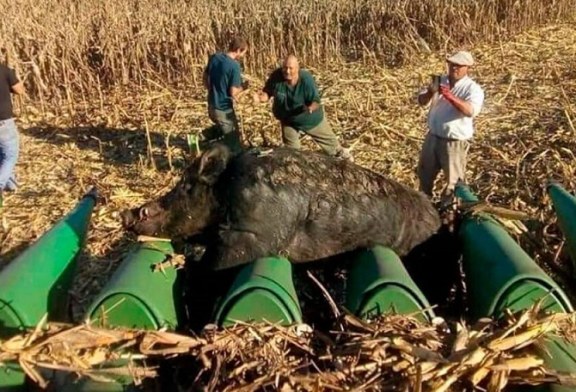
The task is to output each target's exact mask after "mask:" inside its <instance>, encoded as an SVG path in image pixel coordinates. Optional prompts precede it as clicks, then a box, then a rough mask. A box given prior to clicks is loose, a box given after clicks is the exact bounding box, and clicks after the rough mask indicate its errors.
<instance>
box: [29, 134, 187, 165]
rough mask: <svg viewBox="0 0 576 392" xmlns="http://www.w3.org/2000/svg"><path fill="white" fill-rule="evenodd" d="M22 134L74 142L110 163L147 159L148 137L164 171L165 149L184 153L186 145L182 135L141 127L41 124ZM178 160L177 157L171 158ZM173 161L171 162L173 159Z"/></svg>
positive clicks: (158, 163) (154, 154)
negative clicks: (147, 130)
mask: <svg viewBox="0 0 576 392" xmlns="http://www.w3.org/2000/svg"><path fill="white" fill-rule="evenodd" d="M22 133H23V134H25V135H27V136H30V137H33V138H36V139H41V140H44V141H45V142H47V143H51V144H54V145H65V144H74V145H75V146H76V147H78V148H79V149H81V150H90V151H94V152H96V153H98V154H99V155H100V156H101V157H102V159H103V160H104V161H105V162H106V163H109V164H113V165H131V164H138V163H139V162H142V161H145V160H147V159H148V158H149V153H148V151H149V146H148V138H149V140H150V146H151V150H152V157H153V159H154V161H155V163H156V165H157V169H159V170H168V169H169V165H168V159H167V157H168V148H167V146H169V147H170V149H171V150H173V149H174V148H175V149H176V150H179V153H181V154H187V152H188V150H189V147H188V144H187V142H186V140H185V138H184V137H183V136H182V135H171V136H170V138H169V139H168V138H167V135H165V134H162V133H158V132H152V131H151V132H149V136H147V134H146V131H145V130H144V129H135V130H134V129H123V128H107V127H103V126H97V125H95V126H88V127H70V128H65V127H64V128H61V127H55V126H53V125H48V124H42V125H38V126H34V127H29V128H24V129H23V130H22ZM174 161H179V160H174ZM173 163H175V162H173Z"/></svg>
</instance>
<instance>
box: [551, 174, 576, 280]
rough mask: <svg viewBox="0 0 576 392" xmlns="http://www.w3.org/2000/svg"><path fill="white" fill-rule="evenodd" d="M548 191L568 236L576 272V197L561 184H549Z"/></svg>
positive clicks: (560, 223)
mask: <svg viewBox="0 0 576 392" xmlns="http://www.w3.org/2000/svg"><path fill="white" fill-rule="evenodd" d="M547 191H548V195H549V196H550V199H551V200H552V205H553V206H554V210H555V211H556V216H557V217H558V226H560V229H561V230H562V233H564V236H565V237H566V244H567V245H568V252H569V254H570V258H571V260H572V265H573V266H574V274H576V197H574V196H573V195H571V194H570V193H569V192H568V191H567V190H566V189H564V188H563V187H562V186H561V185H560V184H555V183H554V184H550V185H548V187H547Z"/></svg>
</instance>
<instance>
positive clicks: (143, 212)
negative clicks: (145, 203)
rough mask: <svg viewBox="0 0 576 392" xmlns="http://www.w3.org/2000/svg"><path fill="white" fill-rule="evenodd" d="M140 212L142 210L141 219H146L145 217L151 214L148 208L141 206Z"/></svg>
mask: <svg viewBox="0 0 576 392" xmlns="http://www.w3.org/2000/svg"><path fill="white" fill-rule="evenodd" d="M139 212H140V214H139V215H140V220H144V219H146V218H148V216H149V215H150V214H149V211H148V208H141V209H140V211H139Z"/></svg>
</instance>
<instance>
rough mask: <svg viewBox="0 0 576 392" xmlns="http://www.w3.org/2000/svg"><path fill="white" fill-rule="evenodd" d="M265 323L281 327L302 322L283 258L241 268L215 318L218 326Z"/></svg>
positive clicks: (262, 259)
mask: <svg viewBox="0 0 576 392" xmlns="http://www.w3.org/2000/svg"><path fill="white" fill-rule="evenodd" d="M264 320H265V321H269V322H272V323H280V324H282V325H289V324H294V323H301V322H302V312H301V310H300V305H299V303H298V296H297V295H296V290H295V289H294V282H293V281H292V264H291V263H290V261H288V260H287V259H285V258H281V257H266V258H261V259H258V260H256V261H255V262H253V263H250V264H249V265H247V266H246V267H244V268H243V269H242V270H241V271H240V272H239V273H238V276H237V277H236V279H235V281H234V283H233V284H232V287H231V288H230V290H229V291H228V294H227V295H226V297H225V298H224V300H223V302H222V304H221V305H220V306H219V308H218V312H217V314H216V323H217V324H218V325H220V326H229V325H232V324H234V323H235V322H237V321H257V322H258V321H264Z"/></svg>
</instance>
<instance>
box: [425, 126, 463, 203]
mask: <svg viewBox="0 0 576 392" xmlns="http://www.w3.org/2000/svg"><path fill="white" fill-rule="evenodd" d="M469 148H470V142H469V141H467V140H454V139H445V138H441V137H438V136H435V135H433V134H431V133H430V132H428V134H427V135H426V138H425V139H424V145H423V146H422V152H421V154H420V161H419V162H418V178H419V180H420V190H421V191H422V192H424V193H425V194H427V195H428V196H430V197H431V196H432V190H433V189H434V181H435V180H436V177H437V176H438V173H439V172H440V170H442V171H443V172H444V176H445V177H446V179H447V182H448V183H447V184H446V186H445V188H444V191H443V194H444V196H451V195H452V193H453V192H454V188H455V187H456V184H457V183H458V182H459V181H461V182H466V159H467V156H468V149H469Z"/></svg>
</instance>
